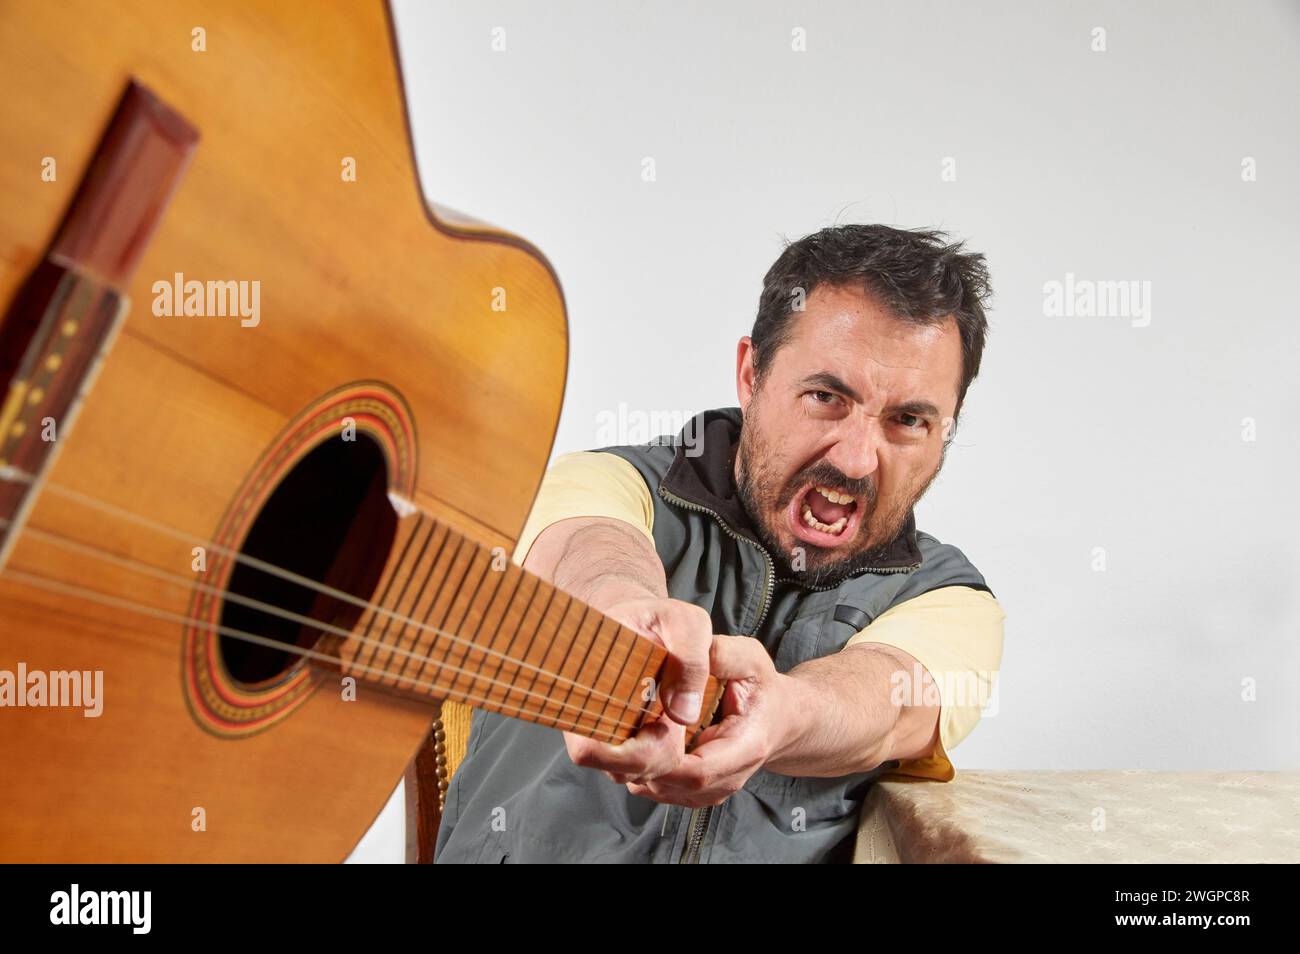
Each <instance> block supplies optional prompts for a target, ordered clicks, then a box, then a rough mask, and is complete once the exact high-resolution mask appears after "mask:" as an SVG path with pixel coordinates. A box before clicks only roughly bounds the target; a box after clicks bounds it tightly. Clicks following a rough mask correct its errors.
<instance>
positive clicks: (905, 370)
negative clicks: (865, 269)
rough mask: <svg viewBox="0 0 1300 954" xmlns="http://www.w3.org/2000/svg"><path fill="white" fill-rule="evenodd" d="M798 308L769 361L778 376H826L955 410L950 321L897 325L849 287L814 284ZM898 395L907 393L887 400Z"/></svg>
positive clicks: (958, 359) (956, 338)
mask: <svg viewBox="0 0 1300 954" xmlns="http://www.w3.org/2000/svg"><path fill="white" fill-rule="evenodd" d="M804 305H805V307H804V311H803V312H802V313H796V314H795V315H794V318H793V321H792V328H791V334H790V338H789V339H788V340H787V342H786V344H785V345H784V346H783V347H782V348H781V349H780V350H779V351H778V352H777V354H776V357H775V359H774V361H775V366H776V367H778V368H780V370H781V373H782V376H783V377H789V378H791V379H795V380H797V379H798V378H800V377H803V376H804V375H807V374H815V373H817V372H818V371H831V372H833V373H835V374H836V375H838V376H839V377H840V378H842V379H843V380H844V381H845V383H847V384H849V385H851V386H853V387H855V388H857V389H858V390H859V391H860V392H862V393H865V394H870V393H872V392H882V391H885V392H890V393H889V394H888V396H889V397H896V398H901V399H905V400H906V399H911V398H928V399H930V400H931V401H933V402H934V403H936V404H937V405H938V406H939V407H941V408H942V407H945V406H948V408H949V409H951V406H952V405H955V404H956V401H957V389H958V387H959V386H960V383H961V372H962V356H961V335H960V333H959V332H958V331H957V322H956V320H955V319H953V318H949V319H947V320H946V321H942V322H937V323H935V324H930V325H917V324H912V323H910V322H906V321H902V320H900V319H899V318H896V317H895V316H894V315H893V314H892V313H891V312H890V311H889V310H888V309H887V308H885V307H884V306H882V305H881V304H880V303H878V302H877V301H876V299H875V298H874V297H873V296H871V295H868V294H867V293H866V292H865V291H864V290H863V289H861V288H855V287H851V286H829V285H820V286H818V287H817V288H815V289H814V290H813V293H812V294H811V295H809V296H808V298H807V300H806V301H805V303H804ZM902 391H906V392H908V393H905V394H904V393H894V392H902ZM876 396H878V397H885V396H886V395H885V394H879V393H878V394H877V395H876Z"/></svg>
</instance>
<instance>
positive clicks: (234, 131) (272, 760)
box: [0, 0, 721, 862]
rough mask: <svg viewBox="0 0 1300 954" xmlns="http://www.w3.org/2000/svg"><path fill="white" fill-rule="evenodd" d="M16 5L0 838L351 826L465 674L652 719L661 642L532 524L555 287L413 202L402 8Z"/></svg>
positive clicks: (159, 855) (619, 723)
mask: <svg viewBox="0 0 1300 954" xmlns="http://www.w3.org/2000/svg"><path fill="white" fill-rule="evenodd" d="M0 19H2V21H3V22H2V23H0V27H2V29H0V77H2V78H3V95H2V96H0V103H2V105H0V110H2V112H0V128H3V133H4V145H5V148H4V149H3V150H0V302H3V303H4V318H3V324H0V395H3V396H4V403H3V405H2V406H0V407H2V409H0V425H2V426H0V758H3V763H4V782H3V784H2V785H0V859H2V860H4V861H19V860H27V861H79V862H99V861H340V860H342V859H344V858H346V857H347V855H348V854H349V853H350V852H351V850H352V849H353V848H354V846H355V845H356V844H357V842H358V840H359V839H360V838H361V836H362V835H363V834H364V833H365V831H366V830H367V829H368V827H369V826H370V825H371V824H372V823H373V821H374V820H375V818H376V816H377V815H378V813H379V811H380V809H381V808H382V807H383V806H384V804H385V802H386V800H387V798H388V797H389V795H390V793H391V792H392V791H393V789H394V787H395V785H396V784H397V782H398V780H399V779H400V778H401V777H402V775H403V772H404V771H406V770H407V768H408V766H409V765H410V764H411V763H412V759H413V757H414V756H415V754H416V752H417V750H420V749H421V747H422V746H424V745H426V743H429V745H430V746H432V748H428V749H426V751H436V749H437V748H438V745H437V744H436V742H437V741H438V737H440V735H441V733H437V732H435V733H434V735H435V740H434V742H430V741H429V740H430V734H431V727H432V726H433V720H434V719H435V718H436V717H437V715H438V712H439V705H440V704H441V702H442V701H443V700H453V701H455V702H456V703H460V704H463V705H465V706H473V707H478V708H482V709H487V710H492V711H497V712H501V713H504V714H507V715H510V716H515V717H518V718H522V719H528V720H531V721H533V722H536V723H539V724H542V725H546V726H552V727H555V728H557V729H568V730H571V731H575V732H580V733H583V734H585V735H588V736H591V737H595V738H601V739H605V740H608V741H619V740H622V739H626V738H628V737H629V736H630V735H632V734H634V733H635V731H636V729H637V727H638V726H639V725H641V724H642V723H643V722H645V721H646V720H650V719H654V718H657V717H658V716H659V715H660V714H661V713H662V706H661V704H660V703H659V700H658V698H657V696H656V694H655V692H654V688H655V686H656V685H657V679H658V678H659V676H660V675H661V669H662V667H663V665H664V661H665V658H666V655H665V651H664V649H663V648H662V646H660V645H659V644H658V643H656V642H655V641H653V640H651V639H649V638H647V637H646V636H644V635H641V634H638V633H635V632H632V631H631V630H629V629H628V628H626V627H624V626H621V625H619V624H618V623H617V622H616V621H614V620H612V619H609V618H606V617H604V616H602V615H601V614H600V613H598V612H596V611H595V610H593V609H592V608H590V607H588V606H585V605H583V604H582V603H581V602H579V601H578V600H575V599H573V598H572V597H570V596H569V595H568V594H566V593H564V592H562V591H559V590H557V589H556V588H554V587H552V586H551V585H550V584H548V583H546V582H544V581H542V580H540V579H539V578H537V577H536V576H534V575H531V574H529V573H527V572H525V571H523V570H522V569H521V568H519V567H517V566H515V565H514V564H513V563H512V562H511V560H510V559H509V555H510V554H511V552H512V550H513V545H514V543H515V541H516V540H517V538H518V534H519V531H520V529H521V528H522V525H523V522H524V519H525V517H526V515H527V513H528V510H529V507H530V505H531V502H532V499H533V497H534V495H535V494H536V491H537V486H538V484H539V482H540V479H541V475H542V473H543V471H544V469H545V466H546V463H547V460H548V457H549V454H550V450H551V445H552V441H553V439H554V435H555V428H556V422H557V419H558V416H559V411H560V404H561V400H562V395H563V389H564V378H565V370H566V362H567V332H566V321H565V311H564V302H563V297H562V294H561V291H560V287H559V284H558V282H557V280H556V277H555V275H554V272H553V271H552V269H551V268H550V266H549V265H548V263H547V261H546V259H545V258H544V257H543V256H542V255H541V254H540V253H539V252H538V251H537V249H535V248H533V247H532V246H530V245H529V244H528V243H526V242H524V241H522V240H521V239H519V238H517V237H515V236H513V235H511V234H509V233H507V232H505V231H502V230H500V229H497V228H494V227H491V226H488V225H485V224H483V223H480V222H476V221H474V220H472V219H469V218H468V217H465V216H462V215H459V214H457V213H454V212H452V211H451V210H448V209H445V208H442V207H440V206H436V205H433V204H430V203H428V202H426V201H425V199H424V197H423V195H422V193H421V190H420V187H419V185H418V180H417V176H416V171H415V167H414V162H413V158H412V155H413V154H412V148H411V140H410V136H409V130H408V124H407V117H406V111H405V106H404V102H403V87H402V81H401V76H400V71H399V67H398V62H397V56H396V52H395V51H396V48H395V44H394V36H393V26H392V23H391V19H390V15H389V12H388V11H387V9H386V8H385V7H384V6H383V5H382V4H381V3H380V2H378V0H375V2H363V0H324V2H321V0H313V2H311V3H293V2H278V3H262V2H256V0H222V2H220V3H214V4H199V3H187V2H176V0H132V2H129V3H124V4H105V3H97V2H66V3H65V2H60V3H54V4H52V3H48V2H46V0H6V2H5V3H4V4H3V6H0ZM463 93H464V91H458V92H457V93H456V95H462V94H463ZM448 95H452V94H451V93H450V92H449V94H448ZM720 689H721V687H720V686H719V685H718V684H717V682H716V681H714V680H711V681H710V684H709V691H708V693H707V696H706V706H705V712H704V714H703V716H702V719H701V722H702V723H703V722H708V721H710V719H711V717H712V715H713V712H714V710H715V709H716V705H717V701H718V695H719V693H720ZM461 711H462V712H463V711H467V710H461ZM699 728H700V727H699V725H697V726H694V727H692V729H691V733H690V737H693V736H694V735H695V734H697V733H698V730H699ZM436 761H438V762H439V764H442V762H444V761H445V760H444V759H443V758H442V756H441V755H438V756H437V757H436ZM445 781H446V779H445V777H444V778H443V779H442V782H443V784H445Z"/></svg>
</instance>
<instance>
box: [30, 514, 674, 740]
mask: <svg viewBox="0 0 1300 954" xmlns="http://www.w3.org/2000/svg"><path fill="white" fill-rule="evenodd" d="M24 535H25V536H31V537H33V538H34V539H38V540H45V541H47V542H48V543H51V544H53V545H55V546H58V547H62V548H64V549H67V550H72V551H73V552H76V553H81V554H83V555H86V556H89V557H90V558H91V559H96V560H102V561H103V562H105V563H109V564H112V565H115V566H119V567H122V568H123V569H126V570H128V571H131V572H135V573H140V574H142V575H145V576H150V577H153V578H154V579H158V580H161V581H163V582H164V583H168V584H170V585H172V586H176V587H179V588H182V589H190V588H194V589H198V590H201V591H202V592H205V593H209V594H211V595H213V596H216V597H219V598H225V599H228V600H231V601H233V602H235V603H239V604H240V605H242V606H247V607H249V608H250V609H254V610H257V611H258V612H262V613H265V614H267V615H269V616H278V617H280V618H281V619H286V620H289V621H290V622H294V623H298V624H300V625H304V626H309V627H311V628H312V629H320V630H323V631H325V632H328V633H330V634H332V635H335V636H340V637H343V638H344V639H347V640H354V639H355V640H356V641H359V642H363V643H375V644H377V645H379V646H380V647H382V648H385V649H390V650H393V651H394V652H395V653H398V654H400V655H403V656H407V657H409V658H412V659H415V660H417V661H419V662H432V661H433V660H434V657H433V656H432V655H430V656H422V655H420V654H419V653H415V652H412V651H411V650H409V649H402V648H400V647H398V646H395V645H393V644H392V643H385V642H381V641H379V640H374V639H367V638H364V637H355V636H354V635H353V633H352V631H351V630H347V629H344V628H342V627H340V626H335V625H333V624H332V623H326V622H324V621H322V620H318V619H315V618H313V617H311V616H304V615H302V614H301V613H296V612H294V611H293V610H287V609H284V608H283V607H279V606H274V605H272V604H270V603H266V602H263V601H262V600H258V599H254V598H252V597H248V596H244V595H242V594H240V593H232V592H229V591H223V590H222V589H220V588H219V587H215V586H212V585H211V584H208V583H198V582H196V581H194V580H192V579H190V578H189V577H187V576H185V575H183V574H180V573H172V572H170V571H168V570H163V569H161V568H159V567H155V566H153V565H151V564H148V563H144V562H143V561H140V560H135V559H132V558H131V557H124V556H122V555H121V554H117V553H113V552H111V551H108V550H104V549H101V548H99V547H96V546H94V545H92V544H88V543H83V542H81V541H77V540H72V539H70V538H68V537H63V536H60V535H59V534H55V533H50V532H49V531H47V530H42V529H41V528H39V527H28V528H26V530H24ZM41 578H42V579H49V577H41ZM91 592H99V591H98V590H91ZM135 602H136V603H137V605H147V604H140V603H139V602H138V601H135ZM186 618H188V619H191V620H193V621H194V622H198V620H197V619H195V618H194V617H186ZM261 638H262V639H266V638H267V637H261ZM269 641H270V642H271V643H272V644H274V646H277V647H282V648H286V649H287V648H288V646H289V644H287V643H281V642H279V641H277V640H269ZM435 645H436V640H435ZM429 648H430V651H432V649H433V646H432V645H431V646H430V647H429ZM324 655H326V656H327V657H328V658H330V659H333V660H335V661H337V662H340V663H342V662H343V661H344V660H343V659H342V658H341V657H337V656H332V655H329V654H328V653H326V654H324ZM372 659H373V657H372ZM348 665H350V666H356V667H359V668H363V669H372V668H373V669H375V670H376V671H378V672H383V673H386V674H387V675H389V676H391V677H394V678H397V677H400V676H402V675H403V673H402V672H401V671H400V670H399V671H398V672H393V671H392V670H390V669H384V668H382V667H371V666H368V665H363V664H362V663H360V661H359V660H356V659H354V660H352V661H351V662H349V663H348ZM438 668H439V669H440V670H442V671H449V672H451V673H454V674H455V675H456V677H457V679H455V680H453V681H452V684H451V685H452V687H455V685H456V682H458V681H459V677H460V676H462V675H468V676H470V678H471V681H470V686H471V688H472V687H473V686H474V685H475V684H476V683H477V682H479V681H483V682H486V683H488V684H489V685H492V686H498V687H505V689H506V695H507V697H508V696H509V695H510V693H511V692H516V693H523V694H524V695H531V696H537V697H539V698H541V699H542V700H543V701H546V702H550V703H551V704H552V705H554V702H553V700H551V699H550V698H549V697H548V696H546V694H545V693H539V692H534V691H531V690H527V689H523V688H521V687H519V686H517V685H516V684H514V683H511V682H506V681H505V680H502V679H496V678H494V677H492V676H487V675H479V674H476V673H475V672H474V671H473V670H471V669H465V668H463V667H461V666H455V665H452V664H451V663H448V662H446V659H445V657H444V660H443V662H442V663H439V664H438ZM533 668H535V669H536V668H537V667H533ZM498 671H499V670H498ZM538 671H539V672H542V673H543V674H547V673H545V671H544V670H540V669H539V670H538ZM417 675H418V672H417ZM563 681H564V682H568V683H571V684H572V685H574V686H577V687H578V688H579V689H586V688H587V687H586V686H585V685H583V684H581V683H579V682H577V681H575V680H572V679H567V678H565V679H563ZM434 684H435V685H436V684H437V681H436V680H435V682H434ZM535 684H536V683H535V682H534V685H535ZM449 691H450V690H449ZM591 695H592V697H596V696H599V697H603V698H604V699H605V700H606V701H611V702H614V703H615V704H617V705H619V706H620V707H623V708H628V709H630V710H631V712H632V713H633V714H634V715H641V714H644V715H649V714H650V710H649V709H647V708H645V707H636V708H632V706H631V703H628V702H624V701H623V700H620V699H617V698H616V697H614V696H612V695H609V694H608V693H603V692H596V691H594V690H593V692H592V693H591ZM561 705H562V708H568V709H577V710H578V711H579V712H580V713H582V714H584V715H589V714H590V713H588V712H587V710H586V709H585V708H583V706H581V705H576V704H574V703H569V702H566V703H563V704H561ZM604 718H606V719H613V717H604ZM613 721H614V723H615V725H618V726H620V727H621V726H622V725H623V722H622V720H621V719H613Z"/></svg>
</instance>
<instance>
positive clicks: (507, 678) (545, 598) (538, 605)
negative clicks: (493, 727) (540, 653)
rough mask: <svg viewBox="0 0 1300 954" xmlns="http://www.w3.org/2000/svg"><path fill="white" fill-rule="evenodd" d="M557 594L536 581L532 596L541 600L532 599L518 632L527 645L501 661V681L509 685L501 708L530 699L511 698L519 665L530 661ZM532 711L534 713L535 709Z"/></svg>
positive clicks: (516, 682) (521, 696)
mask: <svg viewBox="0 0 1300 954" xmlns="http://www.w3.org/2000/svg"><path fill="white" fill-rule="evenodd" d="M557 592H559V591H558V590H557V589H556V588H555V587H553V586H551V585H550V584H549V583H547V582H545V581H544V580H541V579H540V578H539V579H538V581H537V590H536V593H535V594H534V595H535V597H541V598H540V599H534V600H532V601H531V602H530V605H529V614H528V615H527V616H525V617H524V620H523V621H522V622H521V624H520V632H521V633H527V636H526V637H525V638H526V639H527V641H528V642H527V645H525V646H524V647H523V651H522V652H519V651H518V650H516V651H515V652H514V653H511V654H510V657H509V658H506V659H502V660H501V677H502V678H501V681H503V682H508V683H509V687H508V688H506V689H504V693H505V695H504V696H503V697H502V699H501V702H500V705H501V706H502V707H503V708H504V707H506V706H519V705H520V704H521V703H524V704H526V703H528V701H529V700H530V698H531V697H530V696H528V695H525V694H522V693H521V694H520V695H519V698H518V699H514V698H512V696H513V694H514V693H515V692H516V687H517V685H518V680H519V675H520V673H521V672H522V671H524V668H523V666H521V665H520V663H521V662H529V661H531V660H530V657H531V656H532V653H533V646H534V645H535V644H536V642H537V636H538V634H539V633H540V632H541V631H542V626H543V623H544V622H545V621H546V618H547V616H548V615H549V613H550V612H551V606H552V604H553V603H554V602H555V595H556V593H557ZM534 610H536V617H537V621H536V622H535V623H530V622H529V617H530V616H532V615H533V611H534ZM507 668H509V674H508V675H507V674H506V670H507ZM533 711H535V709H534V710H533Z"/></svg>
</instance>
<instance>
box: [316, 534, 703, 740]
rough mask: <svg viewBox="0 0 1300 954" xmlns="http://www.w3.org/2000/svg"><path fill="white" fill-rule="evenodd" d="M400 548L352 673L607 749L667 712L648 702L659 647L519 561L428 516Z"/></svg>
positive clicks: (352, 658) (359, 642)
mask: <svg viewBox="0 0 1300 954" xmlns="http://www.w3.org/2000/svg"><path fill="white" fill-rule="evenodd" d="M396 550H397V559H396V560H395V561H393V562H392V564H391V568H390V569H388V570H387V571H386V572H385V576H384V579H383V580H382V582H381V585H380V588H379V589H380V599H379V600H378V601H377V604H376V605H375V606H372V608H370V609H368V610H367V611H366V612H365V613H363V614H362V616H361V619H360V621H359V625H358V627H357V630H356V631H357V632H360V633H362V634H363V635H362V636H360V637H350V638H349V639H348V640H346V641H345V645H344V647H343V648H344V650H345V651H344V652H343V653H342V654H341V657H340V658H341V662H342V663H343V664H344V667H345V671H346V670H347V669H348V667H355V669H361V668H362V667H363V666H369V667H372V670H373V669H378V670H380V672H378V673H374V672H373V671H366V672H355V671H354V674H355V675H357V676H358V678H360V679H365V680H368V681H370V682H374V683H378V684H381V685H384V686H387V687H389V688H392V689H396V690H400V691H404V692H407V693H410V694H414V695H420V696H423V697H426V698H438V699H441V698H450V699H456V700H460V701H464V702H467V703H468V704H470V705H472V706H474V707H476V708H480V709H485V710H489V711H496V712H501V713H503V714H505V715H507V716H512V717H517V718H524V719H527V720H529V721H532V722H535V723H537V724H538V725H545V726H551V727H554V728H558V729H564V730H568V731H574V732H578V733H580V734H583V735H587V736H590V737H593V738H599V739H604V740H606V741H610V742H619V741H623V740H625V739H627V738H629V737H630V736H631V735H632V734H633V733H634V732H635V731H636V728H637V727H638V726H639V725H640V724H641V722H642V721H643V719H642V716H643V715H645V714H647V713H654V714H656V715H657V714H659V713H660V712H661V711H662V706H661V705H660V704H659V701H658V700H657V699H652V700H650V701H649V702H647V701H646V700H643V699H642V698H641V693H642V691H643V688H642V682H643V680H644V679H645V678H646V676H647V675H651V676H654V677H657V676H658V670H659V668H660V667H661V666H662V664H663V661H664V659H665V658H666V652H665V650H664V649H663V647H662V646H660V645H658V644H657V643H655V642H654V641H653V640H650V639H647V638H645V637H642V636H640V635H639V634H637V633H636V632H634V631H633V630H631V629H630V628H628V627H626V626H623V625H621V624H619V623H618V622H617V621H616V620H614V619H612V618H610V617H607V616H604V615H603V614H601V613H600V612H598V611H597V610H595V609H594V608H592V607H591V606H588V605H587V604H585V603H583V602H582V601H580V600H577V599H574V598H573V596H572V595H570V594H569V593H567V592H565V591H563V590H561V589H559V588H558V587H556V586H554V585H553V584H551V583H548V582H546V581H545V580H542V579H540V578H539V577H537V576H536V575H534V574H532V573H528V572H527V571H525V570H523V569H522V568H521V567H519V566H518V565H516V564H515V563H513V562H510V563H507V565H506V567H505V569H504V570H494V569H493V568H492V550H491V549H490V548H488V547H486V546H483V545H481V544H478V543H477V542H475V541H473V540H471V539H469V538H468V537H466V536H465V535H464V534H462V533H459V532H457V531H456V530H453V529H451V528H450V527H449V526H448V525H446V524H444V523H442V522H441V521H439V520H435V519H432V518H426V517H425V516H424V515H423V514H421V515H420V516H418V517H417V518H416V519H415V520H414V521H411V522H410V529H409V530H406V532H405V533H403V534H402V537H401V540H400V542H399V543H398V544H397V545H396ZM380 615H383V616H384V621H383V623H382V624H380V623H379V622H378V616H380ZM366 640H370V641H372V642H370V643H367V642H366ZM367 648H368V651H367ZM362 659H365V660H366V662H364V663H362V662H360V661H359V660H362ZM711 685H716V682H715V681H713V680H711Z"/></svg>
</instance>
